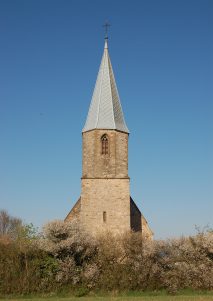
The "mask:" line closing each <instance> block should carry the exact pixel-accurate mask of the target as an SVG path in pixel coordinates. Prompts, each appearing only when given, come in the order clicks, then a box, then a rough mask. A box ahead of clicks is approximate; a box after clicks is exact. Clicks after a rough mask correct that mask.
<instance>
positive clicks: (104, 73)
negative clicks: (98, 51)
mask: <svg viewBox="0 0 213 301" xmlns="http://www.w3.org/2000/svg"><path fill="white" fill-rule="evenodd" d="M107 40H108V38H107V37H105V45H104V53H103V56H102V60H101V65H100V68H99V72H98V77H97V80H96V84H95V89H94V92H93V96H92V100H91V104H90V108H89V112H88V115H87V120H86V124H85V126H84V128H83V132H87V131H90V130H93V129H111V130H112V129H114V130H119V131H122V132H126V133H129V130H128V128H127V126H126V123H125V120H124V116H123V111H122V107H121V103H120V98H119V95H118V90H117V86H116V82H115V78H114V74H113V70H112V65H111V62H110V57H109V52H108V43H107Z"/></svg>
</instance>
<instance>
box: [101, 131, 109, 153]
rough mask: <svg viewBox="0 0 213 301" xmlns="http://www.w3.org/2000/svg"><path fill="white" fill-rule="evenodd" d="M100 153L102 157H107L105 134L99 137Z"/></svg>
mask: <svg viewBox="0 0 213 301" xmlns="http://www.w3.org/2000/svg"><path fill="white" fill-rule="evenodd" d="M101 153H102V155H108V153H109V141H108V137H107V135H106V134H104V135H103V136H102V137H101Z"/></svg>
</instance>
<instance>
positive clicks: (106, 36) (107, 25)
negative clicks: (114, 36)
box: [103, 21, 111, 40]
mask: <svg viewBox="0 0 213 301" xmlns="http://www.w3.org/2000/svg"><path fill="white" fill-rule="evenodd" d="M110 26H111V25H110V24H109V23H108V21H106V22H105V24H104V25H103V27H105V40H108V28H109V27H110Z"/></svg>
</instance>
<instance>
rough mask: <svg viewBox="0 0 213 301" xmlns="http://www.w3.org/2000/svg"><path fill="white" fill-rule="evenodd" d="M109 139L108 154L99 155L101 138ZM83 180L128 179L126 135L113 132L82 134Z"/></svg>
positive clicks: (99, 131)
mask: <svg viewBox="0 0 213 301" xmlns="http://www.w3.org/2000/svg"><path fill="white" fill-rule="evenodd" d="M104 134H107V136H108V138H109V154H107V155H103V154H102V153H101V137H102V136H103V135H104ZM82 149H83V174H82V177H83V178H128V134H126V133H123V132H119V131H115V130H92V131H89V132H85V133H83V148H82Z"/></svg>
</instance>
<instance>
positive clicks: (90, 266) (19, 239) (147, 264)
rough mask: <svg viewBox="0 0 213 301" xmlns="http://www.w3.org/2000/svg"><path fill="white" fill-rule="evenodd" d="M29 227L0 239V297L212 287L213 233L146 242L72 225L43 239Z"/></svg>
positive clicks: (54, 226)
mask: <svg viewBox="0 0 213 301" xmlns="http://www.w3.org/2000/svg"><path fill="white" fill-rule="evenodd" d="M23 227H24V226H23ZM30 229H31V228H30V227H29V226H28V227H26V228H24V229H23V230H24V231H22V232H21V233H24V234H22V235H21V236H20V235H18V236H17V235H14V233H13V234H12V235H11V237H10V236H8V232H7V236H6V239H5V237H4V233H3V234H2V235H0V294H11V293H16V294H17V293H20V294H23V293H32V292H45V291H46V292H50V291H55V290H58V289H62V288H64V287H67V286H68V287H69V288H70V289H72V290H74V289H76V288H79V287H80V288H81V290H82V291H83V292H85V291H87V290H93V289H95V290H96V289H101V290H107V291H112V290H116V291H123V290H160V289H166V290H168V291H169V292H170V293H175V292H176V291H178V290H179V289H183V288H192V289H199V290H200V289H202V290H212V289H213V232H212V231H206V232H199V233H198V234H197V235H195V236H192V237H181V238H178V239H169V240H164V241H163V240H161V241H148V240H143V239H142V237H141V235H140V234H138V233H126V234H123V235H117V236H114V235H112V234H111V233H105V234H103V235H102V236H99V237H97V238H96V239H94V238H92V237H91V236H89V235H88V234H87V233H86V232H85V231H84V230H83V229H82V228H80V227H79V225H78V223H77V222H75V221H73V222H72V223H64V222H63V221H53V222H50V223H48V224H46V225H45V226H44V228H43V232H42V235H35V233H34V232H33V231H31V230H30ZM19 230H20V229H19ZM32 233H33V235H32Z"/></svg>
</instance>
